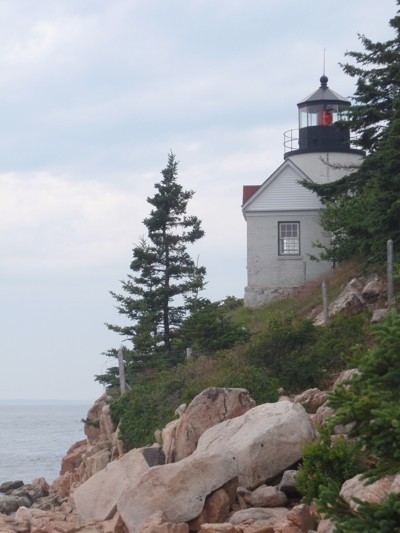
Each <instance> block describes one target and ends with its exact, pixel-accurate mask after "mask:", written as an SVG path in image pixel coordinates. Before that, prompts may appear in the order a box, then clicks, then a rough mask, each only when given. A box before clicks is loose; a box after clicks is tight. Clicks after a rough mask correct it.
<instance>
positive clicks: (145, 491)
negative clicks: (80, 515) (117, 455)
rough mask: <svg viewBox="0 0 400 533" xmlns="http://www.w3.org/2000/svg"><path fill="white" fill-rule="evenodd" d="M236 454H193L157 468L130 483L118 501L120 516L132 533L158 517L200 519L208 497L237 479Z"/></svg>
mask: <svg viewBox="0 0 400 533" xmlns="http://www.w3.org/2000/svg"><path fill="white" fill-rule="evenodd" d="M236 473H237V464H236V459H235V457H234V456H233V454H231V453H229V451H226V452H225V453H224V454H220V453H214V454H213V453H198V452H196V453H194V454H192V455H190V456H189V457H186V458H185V459H183V460H182V461H179V463H170V464H166V465H163V466H155V467H153V468H150V469H148V470H147V471H145V472H144V473H143V474H142V475H141V477H140V479H137V480H136V482H131V483H130V484H129V485H127V486H126V487H125V490H124V491H123V493H122V494H121V496H120V498H119V499H118V504H117V508H118V512H119V513H120V514H121V517H122V519H123V521H124V523H125V524H126V526H127V527H128V530H129V533H137V532H140V531H141V530H142V527H143V525H144V524H145V523H146V522H147V521H148V520H149V519H150V517H151V516H153V515H154V514H155V513H157V512H159V511H162V512H163V516H164V519H165V521H167V522H175V523H181V522H187V521H189V520H192V519H193V518H196V517H197V516H199V515H200V513H201V512H202V510H203V507H204V503H205V501H206V497H207V496H208V495H209V494H211V493H212V492H213V491H215V490H216V489H218V488H220V487H222V486H223V485H224V484H225V483H227V482H228V481H230V480H231V479H233V478H234V477H235V476H236Z"/></svg>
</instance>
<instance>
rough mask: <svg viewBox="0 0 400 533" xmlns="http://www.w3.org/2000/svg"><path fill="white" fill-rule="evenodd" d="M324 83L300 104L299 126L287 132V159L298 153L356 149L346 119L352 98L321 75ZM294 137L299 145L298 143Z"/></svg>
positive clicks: (321, 80)
mask: <svg viewBox="0 0 400 533" xmlns="http://www.w3.org/2000/svg"><path fill="white" fill-rule="evenodd" d="M320 83H321V86H320V87H319V88H318V89H317V90H316V91H314V92H313V93H312V94H311V95H310V96H308V97H307V98H305V99H304V100H302V101H301V102H299V103H298V104H297V107H298V110H299V129H298V131H297V130H291V131H290V132H286V133H285V148H286V150H287V151H286V153H285V159H286V158H287V157H289V156H291V155H294V154H297V153H310V152H353V151H354V150H353V149H352V148H351V147H350V131H349V128H348V126H347V125H346V122H345V120H346V111H347V109H348V108H349V106H350V101H349V100H347V99H346V98H344V97H343V96H340V95H339V94H337V93H336V92H334V91H332V89H330V88H329V87H328V78H327V76H325V75H323V76H321V78H320ZM294 131H296V134H294V133H293V132H294ZM294 138H296V142H298V146H296V145H294V142H293V141H294ZM288 141H289V142H288Z"/></svg>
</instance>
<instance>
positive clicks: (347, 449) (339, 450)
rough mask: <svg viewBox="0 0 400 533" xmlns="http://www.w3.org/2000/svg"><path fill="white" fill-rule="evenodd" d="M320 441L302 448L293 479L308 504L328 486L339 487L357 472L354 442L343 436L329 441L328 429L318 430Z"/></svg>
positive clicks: (357, 459)
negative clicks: (300, 459) (332, 484)
mask: <svg viewBox="0 0 400 533" xmlns="http://www.w3.org/2000/svg"><path fill="white" fill-rule="evenodd" d="M320 437H321V439H320V440H319V441H318V442H311V443H308V444H306V445H305V446H304V447H303V450H302V452H303V459H302V466H301V468H300V469H299V472H298V474H297V477H296V481H297V483H298V487H299V491H300V493H301V494H302V495H303V497H304V500H305V501H306V502H308V503H310V502H312V501H313V500H314V499H316V498H318V497H319V496H320V492H321V489H323V488H324V487H326V486H327V484H328V483H330V482H334V483H335V484H337V485H341V484H342V483H344V481H346V479H349V478H351V477H353V476H355V475H356V474H357V473H359V472H360V461H359V457H358V454H357V451H356V449H355V446H354V443H353V442H351V441H348V440H347V439H346V438H345V437H337V438H335V439H331V436H330V434H329V430H328V429H327V428H321V430H320Z"/></svg>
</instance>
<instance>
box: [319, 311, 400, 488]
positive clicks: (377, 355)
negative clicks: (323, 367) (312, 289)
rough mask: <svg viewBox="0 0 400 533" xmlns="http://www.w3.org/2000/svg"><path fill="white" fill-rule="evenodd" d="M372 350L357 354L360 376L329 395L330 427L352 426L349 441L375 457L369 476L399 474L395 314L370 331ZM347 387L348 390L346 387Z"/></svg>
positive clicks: (399, 355)
mask: <svg viewBox="0 0 400 533" xmlns="http://www.w3.org/2000/svg"><path fill="white" fill-rule="evenodd" d="M372 331H373V333H374V337H375V339H376V342H377V344H376V346H375V347H374V348H371V349H369V350H368V351H367V352H366V353H365V354H364V353H363V352H362V351H361V350H358V352H357V353H356V357H355V363H356V365H357V367H358V369H359V371H360V374H359V375H357V376H354V377H353V379H352V380H351V381H350V382H349V383H343V384H342V385H340V386H339V387H337V388H336V389H335V390H334V391H333V392H332V393H331V394H330V395H329V398H328V400H329V405H331V407H333V408H334V409H335V410H336V414H335V416H334V417H332V419H331V422H330V424H331V425H332V426H333V425H335V424H348V423H353V424H354V425H353V428H352V430H351V432H350V437H356V438H357V443H358V446H359V448H360V449H363V450H364V451H365V453H366V454H369V455H374V456H376V461H377V462H376V465H375V466H374V467H373V468H372V469H371V470H370V472H369V476H371V477H372V478H376V477H379V476H380V475H381V474H395V473H397V472H399V471H400V403H399V402H400V388H399V383H400V317H399V315H398V313H397V312H396V311H395V310H392V311H391V312H390V313H388V314H387V316H386V318H385V320H384V322H383V323H382V324H380V325H376V326H374V327H373V328H372ZM348 385H350V386H348Z"/></svg>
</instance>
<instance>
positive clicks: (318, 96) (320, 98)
mask: <svg viewBox="0 0 400 533" xmlns="http://www.w3.org/2000/svg"><path fill="white" fill-rule="evenodd" d="M320 82H321V87H319V88H318V89H317V90H316V91H314V92H313V93H312V94H310V95H309V96H307V98H304V100H302V101H301V102H299V103H298V104H297V105H298V106H299V107H303V106H304V105H310V104H328V103H329V104H339V105H340V104H341V105H350V100H348V99H347V98H344V96H341V95H340V94H338V93H335V91H332V89H329V87H328V78H327V77H326V76H321V78H320Z"/></svg>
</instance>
